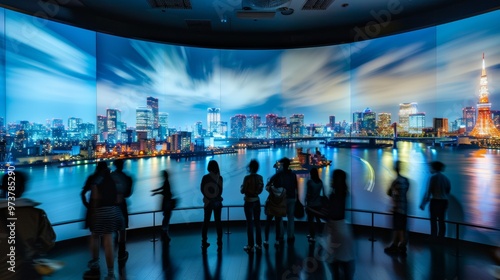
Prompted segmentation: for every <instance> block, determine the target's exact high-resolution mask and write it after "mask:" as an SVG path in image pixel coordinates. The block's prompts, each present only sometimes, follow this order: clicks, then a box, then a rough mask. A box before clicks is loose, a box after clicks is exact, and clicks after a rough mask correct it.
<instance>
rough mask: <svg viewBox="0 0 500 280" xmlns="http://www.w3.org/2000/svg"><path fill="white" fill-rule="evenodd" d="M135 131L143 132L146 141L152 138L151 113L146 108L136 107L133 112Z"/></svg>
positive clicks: (149, 109)
mask: <svg viewBox="0 0 500 280" xmlns="http://www.w3.org/2000/svg"><path fill="white" fill-rule="evenodd" d="M135 120H136V125H135V128H136V131H137V133H140V132H145V133H146V137H147V139H151V137H152V136H153V132H152V130H153V111H152V110H151V108H148V107H138V108H137V109H136V111H135Z"/></svg>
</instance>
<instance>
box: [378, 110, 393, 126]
mask: <svg viewBox="0 0 500 280" xmlns="http://www.w3.org/2000/svg"><path fill="white" fill-rule="evenodd" d="M377 126H378V127H380V128H386V127H389V126H391V113H379V114H378V121H377Z"/></svg>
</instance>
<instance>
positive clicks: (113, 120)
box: [106, 109, 122, 132]
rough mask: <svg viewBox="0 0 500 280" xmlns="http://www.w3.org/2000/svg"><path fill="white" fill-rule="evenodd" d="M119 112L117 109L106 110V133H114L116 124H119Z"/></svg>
mask: <svg viewBox="0 0 500 280" xmlns="http://www.w3.org/2000/svg"><path fill="white" fill-rule="evenodd" d="M121 114H122V113H121V112H120V110H117V109H107V110H106V118H107V124H108V131H109V132H115V131H117V129H118V124H119V123H120V122H121Z"/></svg>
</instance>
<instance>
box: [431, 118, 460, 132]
mask: <svg viewBox="0 0 500 280" xmlns="http://www.w3.org/2000/svg"><path fill="white" fill-rule="evenodd" d="M432 128H433V129H434V131H436V132H437V134H438V136H441V135H442V134H443V132H448V131H449V127H448V119H446V118H434V119H432ZM457 130H458V129H457Z"/></svg>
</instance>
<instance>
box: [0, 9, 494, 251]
mask: <svg viewBox="0 0 500 280" xmlns="http://www.w3.org/2000/svg"><path fill="white" fill-rule="evenodd" d="M0 12H1V13H0V15H1V17H2V18H1V19H0V32H1V34H0V35H1V36H2V39H3V40H1V42H2V45H1V48H2V52H1V55H0V62H1V65H0V73H1V74H2V75H1V76H0V100H2V104H1V105H0V138H1V139H2V144H1V145H0V157H1V158H0V161H2V162H3V163H8V164H13V165H15V166H16V168H17V169H18V170H21V171H24V172H25V173H26V174H28V176H29V182H28V188H29V189H28V191H27V192H26V194H25V195H26V196H27V197H29V198H32V199H34V200H37V201H39V202H41V203H42V204H41V206H40V207H42V208H44V209H45V210H46V212H47V213H48V216H49V218H50V220H51V221H52V222H53V223H60V222H66V221H73V220H79V219H81V218H83V206H82V203H81V201H80V191H81V188H82V187H83V184H84V182H85V180H86V178H87V177H88V176H89V175H91V174H92V172H93V171H94V169H95V162H96V161H101V160H106V161H108V162H109V164H110V167H111V169H113V166H112V160H113V159H116V158H123V159H125V160H126V162H125V171H126V172H127V173H129V174H130V175H131V176H132V177H133V178H134V192H133V195H132V196H131V198H130V199H129V203H130V206H129V208H130V209H129V211H130V212H132V213H137V212H145V211H153V210H158V209H159V205H160V201H159V199H161V198H158V197H156V196H155V197H152V196H151V192H150V190H152V189H154V188H158V187H159V186H161V184H162V176H161V171H162V170H168V172H169V173H170V183H171V185H172V190H173V192H174V196H177V197H178V198H179V199H180V200H179V205H178V207H180V208H189V207H196V206H202V205H203V202H202V195H201V192H200V182H201V178H202V176H203V175H204V174H206V172H207V171H206V167H207V164H208V161H209V160H216V161H217V162H218V163H219V165H220V169H221V175H222V176H223V178H224V193H223V198H224V202H223V203H224V204H225V205H243V196H242V195H241V193H240V186H241V183H242V181H243V178H244V176H245V175H246V174H247V169H246V166H247V164H248V162H249V161H250V160H251V159H254V158H255V159H257V160H258V161H259V163H260V170H259V173H260V174H262V175H263V176H264V178H266V179H267V178H269V177H271V176H272V175H273V174H274V173H275V169H274V164H275V163H276V161H277V160H279V159H280V158H283V157H289V158H292V159H293V160H294V161H293V162H294V164H295V165H294V168H296V169H295V171H296V172H297V176H298V180H299V185H300V191H299V198H300V199H301V200H302V201H304V198H305V185H306V182H307V180H308V179H309V175H308V173H307V169H308V168H309V167H310V166H311V165H307V162H309V163H312V162H313V161H314V160H315V159H316V157H315V156H314V155H313V154H315V153H316V150H317V151H318V153H321V155H322V156H323V158H324V159H326V160H328V161H331V164H330V165H327V166H321V165H320V166H319V168H320V174H321V178H322V179H323V181H324V184H325V191H326V192H329V186H330V181H331V180H330V176H331V174H332V171H333V170H334V169H337V168H340V169H343V170H345V171H346V172H347V173H348V174H349V179H348V184H349V187H350V195H349V203H348V207H349V208H352V209H358V210H371V211H376V212H390V209H391V207H392V206H391V199H390V197H388V196H387V194H386V191H387V188H388V187H389V185H390V183H391V181H392V180H393V179H394V178H395V176H396V175H395V173H394V171H393V164H394V162H395V161H396V160H399V161H401V162H402V163H403V167H402V174H403V175H404V176H407V177H408V178H409V179H410V182H411V184H410V190H409V193H408V199H409V202H410V203H409V215H411V216H415V217H428V216H429V213H428V211H429V209H428V208H427V209H425V210H424V211H422V210H420V209H419V207H418V206H419V205H420V202H421V200H422V197H423V195H424V193H425V190H426V188H427V184H428V180H429V178H430V175H431V173H430V170H429V166H428V163H429V162H431V161H434V160H439V161H442V162H443V163H444V164H445V165H446V170H445V172H444V174H445V175H447V176H448V177H449V178H450V180H451V183H452V190H451V196H450V200H449V209H448V219H449V220H450V221H455V222H463V223H470V224H475V225H479V226H483V227H491V228H497V229H498V228H499V227H500V224H499V220H498V216H499V214H500V210H499V207H500V189H499V188H498V187H497V186H499V185H500V178H499V177H498V175H497V174H498V173H500V172H499V171H500V154H499V152H498V151H499V150H498V148H499V147H500V146H499V143H500V142H498V139H499V137H500V132H498V128H500V50H499V49H498V42H500V32H498V30H497V29H496V28H495V26H497V25H498V23H500V12H498V11H496V12H491V13H488V14H484V15H481V16H477V17H473V18H469V19H464V20H461V21H457V22H453V23H449V24H445V25H440V26H437V27H433V28H427V29H422V30H418V31H413V32H408V33H404V34H399V35H394V36H390V37H384V38H379V39H373V40H367V41H361V42H354V43H351V44H342V45H335V46H327V47H315V48H303V49H284V50H219V49H205V48H194V47H185V46H176V45H168V44H163V43H152V42H146V41H140V40H133V39H129V38H122V37H116V36H112V35H108V34H101V33H97V32H94V31H88V30H83V29H78V28H75V27H71V26H68V25H64V24H59V23H55V22H51V21H47V20H41V19H38V18H34V17H31V16H29V15H24V14H20V13H16V12H13V11H10V10H3V9H2V10H0ZM495 23H497V24H495ZM485 81H486V83H485ZM485 98H486V99H485ZM485 110H488V111H487V112H486V111H485ZM485 112H486V114H485ZM485 116H486V117H485ZM477 131H480V133H479V134H478V133H477ZM484 131H486V134H487V135H485V134H484ZM497 133H498V134H497ZM304 161H306V162H304ZM266 197H267V194H266V193H263V194H262V195H261V202H262V203H263V202H264V200H265V198H266ZM176 213H178V215H176V214H175V213H174V216H173V222H175V223H185V222H199V221H201V220H202V214H201V212H198V211H196V210H189V211H187V210H186V211H178V212H176ZM228 216H229V217H230V218H229V219H231V220H240V219H244V215H243V209H242V208H241V209H238V208H236V209H232V210H231V213H230V215H229V213H228ZM349 219H350V221H351V222H353V223H356V224H366V225H369V224H371V221H370V216H369V215H366V214H364V213H358V212H353V213H351V214H350V215H349ZM134 223H135V224H134ZM376 224H377V225H379V226H389V225H390V220H389V218H387V217H385V216H383V215H379V216H378V218H377V221H376ZM131 226H132V227H140V226H141V224H140V222H139V221H137V222H134V221H133V220H132V222H131ZM410 228H411V230H414V231H418V232H428V231H429V222H428V221H425V220H418V219H414V220H412V221H411V222H410ZM449 228H453V227H452V226H450V227H449ZM461 232H462V233H461V234H462V238H465V239H468V240H473V241H478V240H481V241H482V242H486V243H491V244H494V243H495V242H498V240H500V239H499V238H498V237H499V233H498V231H493V230H488V229H482V228H474V227H467V226H465V227H463V230H461ZM63 235H64V234H63ZM69 235H71V234H69ZM448 235H449V236H450V237H453V236H454V232H453V229H451V230H449V232H448ZM484 237H486V238H484ZM495 240H496V241H495ZM495 245H499V244H495Z"/></svg>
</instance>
